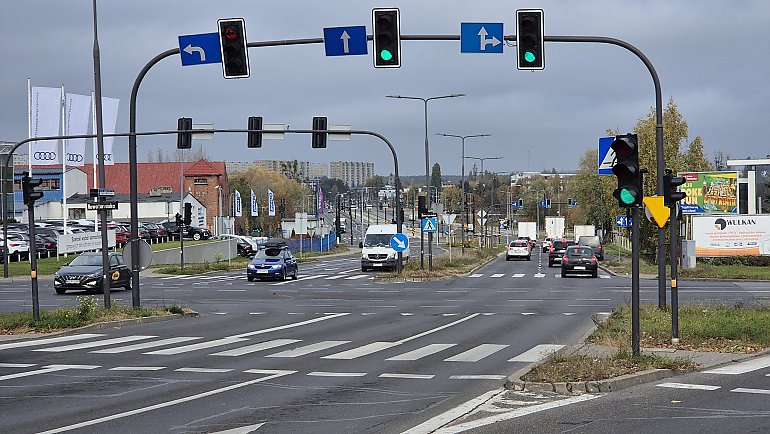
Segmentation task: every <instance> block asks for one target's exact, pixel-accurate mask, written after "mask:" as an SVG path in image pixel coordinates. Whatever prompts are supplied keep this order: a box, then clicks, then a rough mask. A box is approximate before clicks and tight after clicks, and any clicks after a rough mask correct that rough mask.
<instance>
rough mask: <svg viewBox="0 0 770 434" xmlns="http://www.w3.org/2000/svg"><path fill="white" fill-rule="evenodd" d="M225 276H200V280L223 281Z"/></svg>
mask: <svg viewBox="0 0 770 434" xmlns="http://www.w3.org/2000/svg"><path fill="white" fill-rule="evenodd" d="M223 277H224V276H200V277H198V279H201V280H213V279H222V278H223Z"/></svg>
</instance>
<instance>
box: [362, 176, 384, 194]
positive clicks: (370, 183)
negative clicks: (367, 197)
mask: <svg viewBox="0 0 770 434" xmlns="http://www.w3.org/2000/svg"><path fill="white" fill-rule="evenodd" d="M366 186H367V187H371V188H373V189H375V190H377V191H379V190H382V187H385V178H383V177H382V176H380V175H374V176H370V177H369V179H367V180H366Z"/></svg>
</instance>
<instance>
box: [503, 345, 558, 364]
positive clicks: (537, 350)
mask: <svg viewBox="0 0 770 434" xmlns="http://www.w3.org/2000/svg"><path fill="white" fill-rule="evenodd" d="M562 348H564V345H556V344H541V345H535V346H534V347H532V348H530V349H528V350H527V351H524V352H523V353H521V354H519V355H518V356H516V357H513V358H511V359H509V360H508V361H509V362H537V361H538V360H540V359H544V358H546V357H548V356H549V355H551V354H552V353H554V352H556V351H559V350H560V349H562Z"/></svg>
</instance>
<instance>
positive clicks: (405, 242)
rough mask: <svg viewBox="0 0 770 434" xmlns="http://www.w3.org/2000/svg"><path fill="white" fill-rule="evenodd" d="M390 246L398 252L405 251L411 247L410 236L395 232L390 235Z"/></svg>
mask: <svg viewBox="0 0 770 434" xmlns="http://www.w3.org/2000/svg"><path fill="white" fill-rule="evenodd" d="M390 247H392V248H393V250H395V251H396V252H403V251H404V250H406V249H408V248H409V238H407V237H406V235H404V234H394V235H393V236H392V237H390Z"/></svg>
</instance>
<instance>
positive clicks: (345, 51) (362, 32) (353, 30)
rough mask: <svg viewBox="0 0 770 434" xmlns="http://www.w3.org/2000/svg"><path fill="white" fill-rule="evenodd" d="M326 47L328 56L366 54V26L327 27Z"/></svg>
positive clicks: (325, 29)
mask: <svg viewBox="0 0 770 434" xmlns="http://www.w3.org/2000/svg"><path fill="white" fill-rule="evenodd" d="M324 48H325V49H326V55H327V56H354V55H357V54H366V26H353V27H325V28H324Z"/></svg>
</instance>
